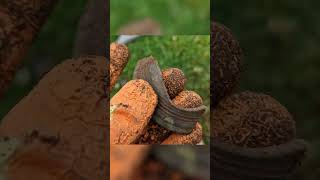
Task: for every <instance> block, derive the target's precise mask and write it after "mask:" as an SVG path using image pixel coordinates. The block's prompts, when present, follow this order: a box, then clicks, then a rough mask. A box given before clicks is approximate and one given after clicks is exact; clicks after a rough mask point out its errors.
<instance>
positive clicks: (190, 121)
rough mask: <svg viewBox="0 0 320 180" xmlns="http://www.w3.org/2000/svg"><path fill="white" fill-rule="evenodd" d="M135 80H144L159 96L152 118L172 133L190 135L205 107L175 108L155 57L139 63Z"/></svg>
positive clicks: (135, 72)
mask: <svg viewBox="0 0 320 180" xmlns="http://www.w3.org/2000/svg"><path fill="white" fill-rule="evenodd" d="M133 78H134V79H143V80H145V81H147V82H149V84H150V85H151V86H152V87H153V89H154V91H155V92H156V93H157V95H158V106H157V108H156V110H155V113H154V115H153V117H152V118H153V119H154V120H155V121H156V122H157V123H158V124H160V125H161V126H163V127H165V128H167V129H169V130H171V131H174V132H177V133H184V134H187V133H190V132H191V131H192V130H193V128H194V127H195V124H196V122H197V121H198V120H199V119H200V117H201V116H202V114H203V113H204V112H205V110H206V107H205V106H203V105H202V106H200V107H197V108H181V107H177V106H175V105H174V104H173V103H172V101H171V99H170V97H169V95H168V93H167V89H166V87H165V85H164V82H163V79H162V73H161V70H160V68H159V65H158V63H157V61H156V60H154V58H153V57H147V58H144V59H142V60H140V61H139V62H138V64H137V66H136V69H135V71H134V77H133Z"/></svg>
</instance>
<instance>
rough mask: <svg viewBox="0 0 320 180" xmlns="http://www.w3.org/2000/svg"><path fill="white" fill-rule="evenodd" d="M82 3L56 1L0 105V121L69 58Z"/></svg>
mask: <svg viewBox="0 0 320 180" xmlns="http://www.w3.org/2000/svg"><path fill="white" fill-rule="evenodd" d="M86 2H87V1H86V0H78V1H77V3H74V2H71V1H59V3H58V4H57V6H56V8H55V10H54V11H53V13H52V14H51V16H50V18H49V19H48V21H47V23H46V24H45V26H44V27H43V28H42V29H41V31H40V33H39V34H38V37H36V39H35V41H34V42H33V44H32V46H31V47H30V49H29V50H28V53H27V55H26V57H25V59H24V60H23V64H22V66H21V68H20V70H19V71H18V72H17V73H16V77H15V79H14V81H13V82H12V83H11V86H10V88H9V89H8V91H7V93H6V94H5V95H4V98H3V99H1V101H0V120H1V119H2V118H3V117H4V116H5V115H6V114H7V113H8V112H9V110H10V109H11V108H12V107H13V106H14V105H15V104H17V103H18V102H19V101H20V99H22V98H23V97H24V96H26V95H27V94H28V93H29V92H30V90H31V89H32V88H33V86H34V85H36V84H37V83H38V81H39V79H40V78H41V77H42V76H43V75H44V74H45V73H46V72H48V71H49V70H50V69H51V68H52V67H53V66H54V65H56V64H58V63H60V62H62V61H63V60H65V59H69V58H71V57H72V52H73V46H74V43H75V38H76V34H77V29H78V22H79V20H80V17H81V15H82V14H83V13H84V11H85V6H86Z"/></svg>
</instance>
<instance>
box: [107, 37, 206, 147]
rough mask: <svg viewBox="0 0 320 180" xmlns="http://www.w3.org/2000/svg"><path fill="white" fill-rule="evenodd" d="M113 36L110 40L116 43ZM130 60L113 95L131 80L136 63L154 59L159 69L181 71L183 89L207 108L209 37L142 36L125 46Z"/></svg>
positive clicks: (203, 121) (204, 122)
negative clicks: (195, 96)
mask: <svg viewBox="0 0 320 180" xmlns="http://www.w3.org/2000/svg"><path fill="white" fill-rule="evenodd" d="M115 39H116V37H115V36H113V37H112V38H111V40H113V41H114V40H115ZM128 47H129V49H130V53H131V58H130V60H129V63H128V64H127V66H126V68H125V70H124V72H123V73H122V75H121V77H120V79H119V80H118V83H117V84H116V85H115V88H114V90H113V92H112V95H113V94H114V93H115V92H117V91H118V90H119V89H120V88H121V86H123V85H124V84H125V83H126V82H128V81H129V80H131V79H132V75H133V71H134V68H135V65H136V64H137V62H138V60H140V59H142V58H144V57H147V56H151V55H152V56H153V57H154V58H155V59H156V60H157V61H158V63H159V65H160V68H161V69H166V68H169V67H176V68H180V69H181V70H182V71H183V72H184V73H185V76H186V77H187V84H186V89H188V90H193V91H196V92H197V93H198V94H199V95H200V96H201V97H202V98H203V100H204V104H205V105H206V106H208V107H209V105H210V37H209V36H205V35H198V36H144V37H141V38H139V39H137V40H136V41H133V42H131V43H130V44H129V45H128ZM209 114H210V113H209V112H207V113H206V114H205V116H204V119H202V120H201V123H202V125H203V128H204V132H205V133H204V134H205V141H206V142H208V141H209V140H208V136H209V120H210V116H209Z"/></svg>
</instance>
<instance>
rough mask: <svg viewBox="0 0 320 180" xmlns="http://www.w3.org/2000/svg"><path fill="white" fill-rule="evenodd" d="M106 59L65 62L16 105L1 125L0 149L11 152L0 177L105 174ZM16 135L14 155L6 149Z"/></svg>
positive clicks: (20, 178) (101, 176)
mask: <svg viewBox="0 0 320 180" xmlns="http://www.w3.org/2000/svg"><path fill="white" fill-rule="evenodd" d="M106 62H107V61H106V58H104V57H93V56H90V57H82V58H78V59H71V60H66V61H64V62H63V63H61V64H60V65H57V66H56V67H55V68H53V69H52V70H51V71H50V72H48V73H47V74H46V75H45V76H44V77H43V78H42V79H41V80H40V82H39V83H38V84H37V85H36V86H35V87H34V89H33V90H32V91H31V92H30V93H29V94H28V95H27V96H26V97H24V98H23V99H22V100H21V101H20V102H19V103H18V104H17V105H15V106H14V108H12V110H11V111H10V112H9V113H8V114H7V115H6V116H5V117H4V118H3V119H2V122H1V126H0V137H3V139H4V141H3V143H4V144H5V146H1V149H0V150H1V151H0V152H1V153H2V154H7V153H9V154H8V156H7V158H6V159H2V162H0V163H1V164H2V165H4V166H2V167H1V168H2V172H0V175H1V174H2V175H3V176H5V177H7V178H6V179H8V180H23V179H26V177H28V178H29V179H34V180H38V179H39V180H43V179H53V180H55V179H56V180H58V179H93V180H98V179H104V178H106V176H107V174H106V172H107V164H108V160H107V154H106V152H107V149H108V144H107V143H106V142H107V140H108V136H107V132H108V123H107V119H106V112H107V106H106V104H107V102H106V94H105V92H104V90H103V86H104V82H103V79H104V76H105V75H106V74H107V68H106V64H107V63H106ZM11 139H13V140H11ZM15 139H16V140H17V141H18V142H19V143H18V144H19V145H17V146H14V147H12V146H9V147H10V149H12V148H13V149H14V153H11V152H12V151H11V150H10V149H7V148H5V147H8V146H7V145H10V144H12V143H9V144H8V143H7V142H15ZM8 150H9V151H8ZM10 154H11V155H10ZM0 177H1V176H0Z"/></svg>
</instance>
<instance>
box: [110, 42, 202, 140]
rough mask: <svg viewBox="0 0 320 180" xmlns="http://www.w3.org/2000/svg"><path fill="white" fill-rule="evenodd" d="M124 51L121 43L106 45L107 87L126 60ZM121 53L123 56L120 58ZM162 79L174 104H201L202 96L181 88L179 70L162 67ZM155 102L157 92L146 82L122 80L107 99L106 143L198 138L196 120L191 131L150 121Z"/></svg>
mask: <svg viewBox="0 0 320 180" xmlns="http://www.w3.org/2000/svg"><path fill="white" fill-rule="evenodd" d="M122 51H125V52H122ZM128 54H129V51H128V48H127V47H125V45H120V44H115V43H113V44H111V45H110V55H111V56H110V62H111V63H110V64H111V66H110V74H111V82H112V83H111V86H113V85H114V83H115V82H114V80H115V79H117V78H118V77H119V75H120V74H121V71H122V70H123V68H124V66H125V64H126V63H127V62H128V59H129V56H128ZM121 55H124V56H123V57H121ZM119 60H121V62H119ZM113 61H114V62H115V63H114V62H113ZM112 64H120V65H121V66H116V67H121V68H117V71H115V70H114V69H116V68H113V66H112ZM113 75H115V76H113ZM112 76H113V77H112ZM162 78H163V81H164V84H165V86H166V89H167V92H168V94H169V96H170V98H171V99H172V102H173V103H174V104H175V105H176V106H179V107H182V108H195V107H199V106H201V105H202V99H201V97H200V96H199V95H198V94H197V93H195V92H193V91H185V90H184V86H185V82H186V78H185V76H184V74H183V72H182V71H181V70H180V69H177V68H169V69H166V70H164V71H162ZM157 105H158V95H157V94H156V92H155V91H154V89H153V87H152V86H151V85H150V84H149V83H148V82H147V81H145V80H142V79H135V80H131V81H129V82H128V83H126V84H125V85H124V86H123V87H122V88H121V89H120V90H119V92H117V93H116V94H115V95H114V96H113V97H112V98H111V101H110V143H111V144H197V143H199V142H200V141H201V139H202V127H201V125H200V123H196V125H195V128H194V129H193V131H192V132H191V133H189V134H178V133H175V132H172V131H170V130H168V129H166V128H164V127H161V126H160V125H158V124H157V123H156V122H154V121H153V120H151V119H152V116H153V113H154V111H155V109H156V107H157Z"/></svg>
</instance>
